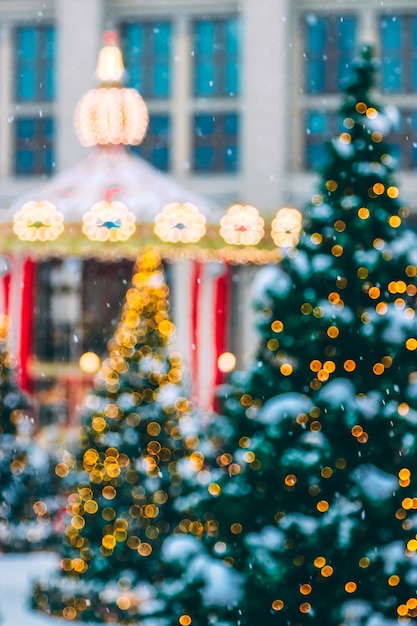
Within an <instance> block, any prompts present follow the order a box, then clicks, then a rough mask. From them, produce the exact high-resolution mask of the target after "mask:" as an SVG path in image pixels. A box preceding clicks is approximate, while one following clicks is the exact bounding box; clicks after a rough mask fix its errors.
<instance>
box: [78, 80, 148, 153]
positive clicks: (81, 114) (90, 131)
mask: <svg viewBox="0 0 417 626" xmlns="http://www.w3.org/2000/svg"><path fill="white" fill-rule="evenodd" d="M148 121H149V116H148V109H147V107H146V104H145V103H144V101H143V99H142V98H141V96H140V95H139V94H138V92H137V91H136V90H135V89H127V88H119V87H111V88H105V87H102V88H101V89H92V90H91V91H88V92H87V93H86V94H85V96H83V97H82V98H81V100H80V101H79V103H78V104H77V107H76V109H75V130H76V132H77V136H78V139H79V140H80V142H81V143H82V144H83V146H95V145H97V144H98V145H108V144H114V145H119V144H124V145H129V144H130V145H137V144H139V143H140V142H141V141H142V140H143V138H144V136H145V134H146V129H147V127H148Z"/></svg>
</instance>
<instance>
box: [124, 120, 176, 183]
mask: <svg viewBox="0 0 417 626" xmlns="http://www.w3.org/2000/svg"><path fill="white" fill-rule="evenodd" d="M170 131H171V129H170V118H169V116H168V115H165V114H162V115H159V114H158V115H151V116H150V120H149V126H148V132H147V134H146V137H145V139H144V141H143V142H142V143H141V144H140V145H139V146H132V147H131V151H132V152H133V153H135V154H138V155H139V156H141V157H142V158H144V159H146V161H148V162H149V163H151V165H153V166H154V167H156V168H157V169H158V170H161V171H162V172H167V171H168V170H169V168H170Z"/></svg>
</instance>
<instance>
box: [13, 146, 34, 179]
mask: <svg viewBox="0 0 417 626" xmlns="http://www.w3.org/2000/svg"><path fill="white" fill-rule="evenodd" d="M33 160H34V159H33V154H32V152H29V150H20V152H18V153H17V166H18V168H19V170H20V171H21V172H27V173H28V174H29V173H30V172H31V170H32V168H33Z"/></svg>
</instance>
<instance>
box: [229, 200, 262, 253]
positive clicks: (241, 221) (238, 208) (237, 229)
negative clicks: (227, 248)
mask: <svg viewBox="0 0 417 626" xmlns="http://www.w3.org/2000/svg"><path fill="white" fill-rule="evenodd" d="M220 235H221V236H222V237H223V239H224V240H225V242H226V243H228V244H231V245H236V246H239V245H240V246H256V245H257V244H258V243H259V242H260V241H261V239H262V237H263V236H264V220H263V218H262V217H261V216H260V214H259V211H258V209H256V208H255V207H253V206H251V205H249V204H245V205H242V204H234V205H233V206H231V207H230V208H229V209H228V210H227V213H226V215H223V217H222V218H221V220H220Z"/></svg>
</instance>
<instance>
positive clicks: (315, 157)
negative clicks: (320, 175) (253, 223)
mask: <svg viewBox="0 0 417 626" xmlns="http://www.w3.org/2000/svg"><path fill="white" fill-rule="evenodd" d="M341 122H342V120H341V119H339V116H338V115H337V114H336V113H324V112H323V111H306V112H305V113H304V136H305V153H304V169H307V170H314V171H317V170H320V169H321V168H322V167H323V166H324V164H325V163H326V158H327V150H326V142H327V141H328V140H329V138H330V137H331V136H334V135H336V134H337V133H338V132H340V131H341V130H342V126H341Z"/></svg>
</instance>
